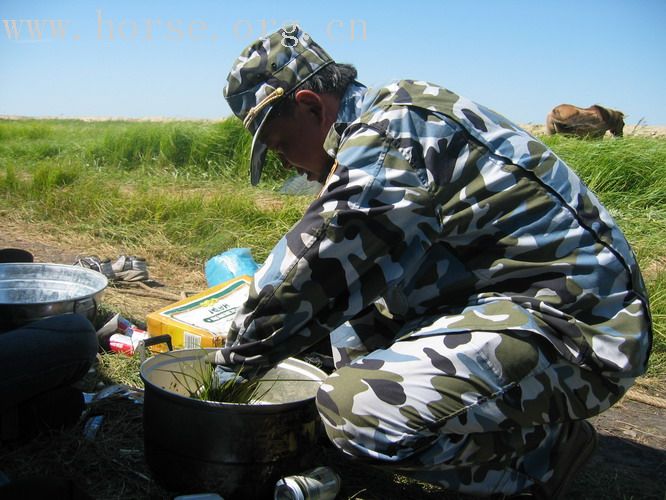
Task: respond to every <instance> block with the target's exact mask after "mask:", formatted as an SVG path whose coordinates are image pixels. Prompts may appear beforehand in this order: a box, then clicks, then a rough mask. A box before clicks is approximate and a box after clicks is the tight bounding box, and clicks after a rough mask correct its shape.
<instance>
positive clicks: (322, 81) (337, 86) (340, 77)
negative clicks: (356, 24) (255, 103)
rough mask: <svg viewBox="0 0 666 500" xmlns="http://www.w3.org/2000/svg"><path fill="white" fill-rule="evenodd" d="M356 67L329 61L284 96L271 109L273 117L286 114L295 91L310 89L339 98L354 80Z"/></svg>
mask: <svg viewBox="0 0 666 500" xmlns="http://www.w3.org/2000/svg"><path fill="white" fill-rule="evenodd" d="M357 75H358V73H357V71H356V68H355V67H354V66H353V65H351V64H338V63H331V64H328V65H327V66H324V67H323V68H322V69H320V70H319V71H318V72H317V73H315V74H314V75H312V76H311V77H310V78H308V79H307V80H305V81H304V82H303V83H301V84H300V85H299V86H298V87H296V88H295V89H294V90H293V91H292V92H290V93H289V94H287V95H286V96H284V97H283V98H282V99H280V101H279V102H278V103H277V104H276V105H275V107H274V108H273V110H272V111H271V115H272V116H273V117H275V116H278V115H285V114H286V115H288V114H290V113H291V110H292V108H293V106H294V103H295V102H296V92H297V91H299V90H311V91H313V92H316V93H317V94H333V95H334V96H335V97H337V98H341V97H342V96H343V95H344V94H345V91H346V90H347V87H348V86H349V84H350V83H352V82H353V81H354V80H356V76H357Z"/></svg>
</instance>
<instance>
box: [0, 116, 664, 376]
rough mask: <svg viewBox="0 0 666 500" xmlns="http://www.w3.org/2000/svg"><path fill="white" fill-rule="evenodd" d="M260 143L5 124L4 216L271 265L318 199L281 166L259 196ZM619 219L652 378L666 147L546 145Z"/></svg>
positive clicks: (198, 130)
mask: <svg viewBox="0 0 666 500" xmlns="http://www.w3.org/2000/svg"><path fill="white" fill-rule="evenodd" d="M249 139H250V138H249V136H248V134H246V133H245V132H244V131H243V129H242V127H241V125H240V123H238V121H237V120H226V121H222V122H216V123H211V122H166V123H148V122H122V121H109V122H84V121H77V120H18V121H13V120H4V121H0V193H2V197H1V198H0V211H2V213H3V215H8V214H10V215H11V217H12V218H13V219H15V220H22V221H34V220H39V221H41V222H46V223H53V224H67V225H68V227H70V228H73V229H76V230H77V231H79V232H82V233H89V234H91V235H94V236H95V237H97V238H102V239H103V240H105V241H108V242H110V243H118V244H121V243H122V245H123V246H125V247H132V246H141V247H145V245H146V240H150V242H152V245H153V247H154V248H157V247H159V249H160V255H161V256H163V257H167V258H170V259H171V260H173V261H180V262H182V263H188V262H190V263H191V262H201V261H203V259H206V258H208V257H210V256H212V255H215V254H217V253H219V252H220V251H222V250H224V249H227V248H232V247H249V248H250V249H251V250H252V253H253V255H254V257H255V259H256V260H257V261H259V262H261V261H263V259H264V258H265V257H266V255H267V254H268V252H269V251H270V249H271V248H272V246H273V245H274V244H275V243H276V242H277V241H278V239H279V238H280V236H281V235H282V234H284V233H285V232H286V231H287V230H288V228H289V227H291V225H292V224H293V223H294V222H296V221H297V220H298V218H299V217H300V215H301V214H302V212H303V210H304V209H305V207H306V206H307V204H308V203H309V201H310V198H308V197H298V196H280V195H278V194H277V193H276V191H277V189H278V188H279V186H280V185H281V184H282V182H283V181H284V180H285V179H286V177H287V176H288V174H286V173H284V172H282V171H281V170H280V168H279V167H278V163H277V162H276V161H275V159H270V160H269V164H268V166H267V168H266V170H265V174H264V180H263V181H262V184H261V185H260V186H259V187H258V188H252V187H251V186H250V185H249V181H248V174H247V156H248V150H249ZM542 139H543V140H544V141H545V142H546V143H547V144H548V145H549V146H551V147H552V149H553V150H554V151H555V152H556V153H557V154H558V155H559V156H560V157H562V158H563V159H564V160H565V161H566V162H567V163H568V164H569V165H570V166H572V167H573V168H574V169H575V170H576V171H577V172H578V173H579V174H580V175H581V177H582V178H583V179H584V180H585V182H586V183H587V184H588V186H589V187H590V188H591V189H592V190H593V191H594V192H595V193H596V194H597V196H598V197H599V198H600V199H601V200H602V202H603V203H604V204H605V205H606V206H607V207H608V208H609V210H610V212H611V213H612V215H613V216H614V217H615V218H616V220H617V221H618V223H619V225H620V226H621V228H622V229H623V230H624V232H625V234H626V235H627V237H628V239H629V241H630V243H631V244H632V246H633V248H634V251H635V252H636V255H637V257H638V260H639V264H640V266H641V269H643V272H644V277H645V280H646V282H647V285H648V288H649V293H650V300H651V307H652V314H653V318H654V322H655V330H654V331H655V337H654V348H653V355H652V358H651V364H650V374H651V375H656V376H663V375H664V374H666V326H665V322H666V272H664V267H665V264H666V244H665V243H666V208H665V206H666V204H665V202H666V139H660V138H642V137H626V138H624V139H622V140H602V141H585V140H579V139H572V138H565V137H561V136H553V137H544V138H542Z"/></svg>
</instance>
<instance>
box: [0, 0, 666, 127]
mask: <svg viewBox="0 0 666 500" xmlns="http://www.w3.org/2000/svg"><path fill="white" fill-rule="evenodd" d="M28 20H30V21H31V23H30V24H29V23H28V22H27V21H28ZM292 21H297V22H299V24H300V25H301V26H302V27H303V29H304V30H305V31H307V32H308V33H309V34H310V35H312V37H313V38H314V39H315V40H316V41H318V42H319V43H320V45H322V46H323V47H324V48H325V49H326V50H327V51H328V52H329V53H330V54H331V55H332V56H333V58H335V59H336V60H337V61H339V62H347V63H353V64H355V65H356V67H357V68H358V70H359V79H360V80H361V81H363V82H364V83H366V84H368V85H371V86H372V85H380V84H383V83H387V82H388V81H391V80H394V79H401V78H411V79H419V80H428V81H431V82H434V83H438V84H440V85H442V86H445V87H447V88H449V89H451V90H453V91H454V92H457V93H459V94H461V95H464V96H466V97H469V98H471V99H473V100H475V101H477V102H480V103H482V104H485V105H486V106H489V107H491V108H493V109H495V110H496V111H498V112H500V113H502V114H504V115H506V116H507V117H509V118H510V119H512V120H514V121H517V122H520V123H528V122H532V123H542V122H543V121H544V118H545V115H546V113H547V112H548V111H549V110H550V109H551V108H552V107H553V106H555V105H557V104H560V103H563V102H567V103H571V104H576V105H580V106H589V105H591V104H595V103H598V104H602V105H606V106H608V107H611V108H615V109H619V110H622V111H623V112H624V113H625V114H626V115H628V117H627V120H626V121H627V123H628V124H635V123H637V122H638V121H639V120H641V119H642V120H643V122H644V123H647V124H650V125H660V124H666V97H665V94H666V55H665V49H666V29H665V28H664V26H666V0H577V1H570V0H529V1H528V0H495V1H490V0H476V1H474V2H463V1H460V0H456V1H451V0H439V1H421V2H417V1H394V0H385V1H382V2H373V1H366V2H362V1H360V0H356V1H346V0H336V1H327V2H321V1H317V0H310V1H308V2H305V1H297V0H271V1H263V0H254V1H247V0H245V1H243V0H237V1H228V0H220V1H212V0H189V1H187V2H186V1H179V2H176V1H150V0H144V1H127V0H116V1H107V0H97V1H90V0H89V1H69V2H57V1H30V0H0V61H1V62H2V68H3V71H2V77H1V78H0V114H5V115H7V114H8V115H24V116H62V117H77V116H114V117H133V118H141V117H175V118H209V119H215V118H221V117H224V116H228V115H230V111H229V108H228V106H227V105H226V103H225V102H224V99H223V97H222V88H223V87H224V84H225V80H226V75H227V73H228V71H229V69H230V67H231V64H232V63H233V61H234V59H235V58H236V56H237V55H238V54H239V53H240V52H241V50H242V49H243V48H244V47H245V46H246V45H248V44H249V43H251V42H252V41H253V40H254V39H255V38H258V37H259V36H261V35H263V34H265V33H267V32H272V31H274V30H275V29H277V28H278V27H279V26H282V25H284V24H286V23H289V22H292ZM61 28H62V29H61ZM31 30H32V31H31ZM38 30H39V32H38Z"/></svg>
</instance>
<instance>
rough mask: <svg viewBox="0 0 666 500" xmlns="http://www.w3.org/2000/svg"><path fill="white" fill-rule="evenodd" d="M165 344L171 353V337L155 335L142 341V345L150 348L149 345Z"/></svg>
mask: <svg viewBox="0 0 666 500" xmlns="http://www.w3.org/2000/svg"><path fill="white" fill-rule="evenodd" d="M157 344H166V345H167V347H168V348H169V350H170V351H173V343H172V342H171V335H168V334H166V335H157V336H155V337H150V338H149V339H146V340H144V341H143V345H144V346H146V347H150V346H151V345H157Z"/></svg>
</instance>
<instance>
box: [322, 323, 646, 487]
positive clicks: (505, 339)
mask: <svg viewBox="0 0 666 500" xmlns="http://www.w3.org/2000/svg"><path fill="white" fill-rule="evenodd" d="M336 335H337V339H336ZM350 335H351V329H348V330H345V329H344V327H343V328H342V329H341V332H337V331H336V332H333V334H332V335H331V343H332V344H333V347H334V352H335V350H336V347H339V346H336V340H337V341H341V343H344V344H345V348H348V346H349V345H350V343H349V340H350ZM356 354H357V356H356V357H355V358H353V359H350V357H349V356H347V357H344V356H343V358H344V359H346V361H345V362H347V363H348V364H347V365H346V366H341V367H339V368H338V369H337V370H336V371H335V372H333V373H332V374H331V375H330V376H329V377H328V378H327V380H326V381H325V382H324V384H323V385H322V386H321V388H320V390H319V392H318V394H317V406H318V409H319V412H320V414H321V416H322V420H323V422H324V425H325V427H326V432H327V434H328V436H329V438H330V440H331V441H332V442H333V443H334V444H335V445H336V446H337V447H338V448H339V449H341V450H342V451H343V452H344V453H346V454H348V455H350V456H352V457H356V458H359V459H364V460H366V461H369V462H370V463H374V464H375V465H386V466H390V467H392V468H393V469H395V470H396V472H401V473H405V474H407V475H410V476H412V477H415V478H418V479H421V480H424V481H427V482H432V483H438V484H441V485H443V486H445V487H447V488H448V489H450V490H453V491H460V492H463V493H471V494H490V493H503V494H513V493H517V492H519V491H522V490H523V489H525V488H528V487H529V486H531V485H532V484H534V482H535V481H545V480H547V479H548V478H549V477H550V475H552V466H551V457H550V455H551V451H552V450H553V447H554V444H555V443H556V442H557V441H558V438H559V435H560V433H561V431H562V430H563V429H564V427H565V426H564V425H563V422H567V421H571V420H577V419H584V418H587V417H590V416H593V415H596V414H598V413H600V412H601V411H603V410H605V409H607V408H608V407H610V406H611V405H612V404H613V403H615V402H616V401H617V400H618V399H619V398H620V397H621V396H622V394H624V392H626V390H627V389H628V388H629V386H630V385H631V383H632V382H633V381H632V380H622V381H618V380H614V381H611V380H608V379H605V378H602V377H600V376H599V375H597V374H595V373H592V372H590V371H587V370H583V369H580V368H579V367H577V366H575V365H572V364H570V363H568V362H567V361H565V360H564V359H562V358H561V357H560V356H559V355H558V354H557V352H556V351H555V350H554V349H553V348H552V347H551V346H550V344H548V343H547V341H545V340H544V339H542V338H540V337H539V336H538V335H535V334H534V333H533V332H520V331H518V332H517V331H511V332H487V331H475V332H461V333H457V334H446V335H433V336H426V337H411V338H408V339H407V340H402V341H398V342H396V343H394V344H393V345H391V346H389V347H387V348H383V349H376V350H374V351H372V352H370V353H368V354H361V353H360V351H358V350H357V352H356ZM337 359H338V360H339V359H340V357H339V356H338V357H337Z"/></svg>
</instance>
